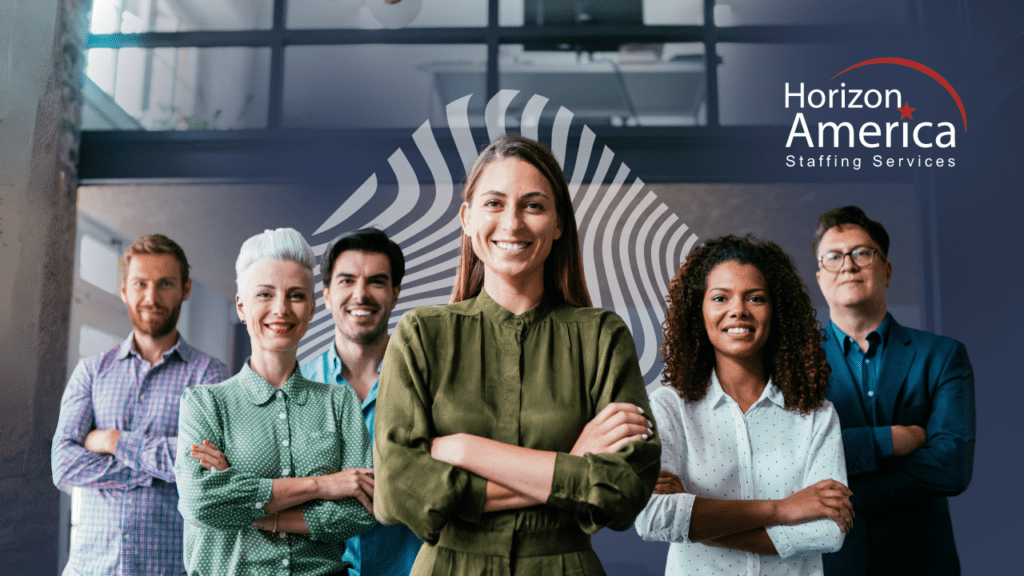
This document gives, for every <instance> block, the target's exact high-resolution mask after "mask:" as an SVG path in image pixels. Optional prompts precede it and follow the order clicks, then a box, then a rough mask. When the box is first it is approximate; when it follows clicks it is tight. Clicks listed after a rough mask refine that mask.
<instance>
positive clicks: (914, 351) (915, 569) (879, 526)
mask: <svg viewBox="0 0 1024 576" xmlns="http://www.w3.org/2000/svg"><path fill="white" fill-rule="evenodd" d="M889 322H890V326H889V335H888V339H887V341H886V345H885V348H884V350H883V362H884V364H883V366H882V374H881V375H880V377H879V382H878V387H877V390H876V394H878V395H879V398H878V406H879V409H878V414H877V418H878V421H876V422H873V421H872V416H871V411H870V410H869V408H868V406H866V405H865V403H864V401H863V397H862V394H861V392H860V389H859V387H858V385H857V381H856V380H854V378H853V375H852V374H851V373H850V369H849V366H848V365H847V363H846V359H845V358H844V357H843V347H842V342H840V341H839V340H838V339H837V338H836V335H835V331H834V330H832V328H831V327H828V328H826V329H825V342H824V347H825V353H826V356H827V358H828V362H829V364H830V365H831V367H832V380H831V383H830V385H829V391H828V399H829V400H830V401H831V402H832V404H833V405H834V406H835V409H836V412H838V413H839V423H840V426H841V428H842V433H843V447H844V449H845V452H846V468H847V473H848V475H849V479H850V489H851V490H852V491H853V498H852V501H853V505H854V510H855V513H856V517H855V518H854V527H853V530H852V531H851V532H850V534H848V535H847V536H846V541H845V543H844V545H843V549H842V550H840V551H839V552H837V553H835V554H826V555H824V560H825V573H826V574H828V575H829V576H833V575H850V576H853V575H858V576H859V575H863V574H894V575H895V574H901V575H902V574H959V573H960V563H959V559H958V557H957V554H956V544H955V542H954V541H953V526H952V522H951V521H950V517H949V503H948V502H947V497H948V496H955V495H957V494H959V493H961V492H963V491H964V490H965V489H966V488H967V484H968V483H969V482H970V480H971V473H972V470H973V465H974V430H975V415H974V371H973V369H972V368H971V362H970V360H969V359H968V358H967V350H966V349H965V348H964V345H963V344H961V343H960V342H957V341H956V340H953V339H952V338H947V337H945V336H937V335H935V334H931V333H929V332H923V331H921V330H914V329H912V328H906V327H903V326H900V325H899V324H898V323H897V322H896V321H895V320H894V319H892V318H890V320H889ZM897 424H898V425H904V426H909V425H913V424H916V425H918V426H921V427H923V428H924V429H925V430H926V431H927V442H926V443H925V445H924V446H922V447H921V448H919V449H917V450H915V451H914V452H912V453H911V454H909V455H907V456H904V457H894V456H888V457H886V456H884V451H885V449H886V447H885V446H882V445H879V443H878V442H876V438H877V437H879V436H881V435H884V434H886V433H887V432H888V430H889V427H890V426H892V425H897ZM890 437H891V436H890ZM888 449H889V450H891V444H889V446H888Z"/></svg>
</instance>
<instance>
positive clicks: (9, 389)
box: [0, 0, 91, 576]
mask: <svg viewBox="0 0 1024 576" xmlns="http://www.w3.org/2000/svg"><path fill="white" fill-rule="evenodd" d="M90 4H91V0H11V1H8V2H4V3H3V5H2V6H0V279H2V280H0V326H2V327H3V328H2V330H0V398H2V400H0V511H2V512H0V517H2V520H0V557H3V558H4V568H3V569H4V572H5V573H10V574H46V575H47V576H49V575H52V574H54V573H56V571H57V558H58V543H57V540H58V527H59V518H58V507H59V493H58V491H57V489H56V488H54V486H53V483H52V480H51V475H50V439H51V437H52V435H53V431H54V428H55V427H56V424H57V415H58V412H59V409H60V397H61V394H62V392H63V390H64V384H65V380H66V377H67V374H66V366H65V364H66V362H67V342H68V333H67V331H68V315H69V311H70V307H71V285H72V276H73V274H74V257H75V255H74V246H75V200H76V188H77V185H78V178H77V168H76V164H77V160H78V142H79V130H80V125H81V86H82V76H83V74H84V71H83V56H84V51H83V49H84V45H85V37H86V36H85V35H86V32H87V25H88V24H87V22H88V21H87V14H88V10H89V6H90Z"/></svg>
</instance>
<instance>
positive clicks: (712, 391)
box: [708, 369, 786, 409]
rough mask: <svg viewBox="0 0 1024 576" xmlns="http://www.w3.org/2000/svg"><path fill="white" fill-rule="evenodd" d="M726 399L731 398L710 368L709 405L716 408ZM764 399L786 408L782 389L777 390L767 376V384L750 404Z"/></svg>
mask: <svg viewBox="0 0 1024 576" xmlns="http://www.w3.org/2000/svg"><path fill="white" fill-rule="evenodd" d="M728 400H732V398H731V397H730V396H729V395H728V394H726V393H725V390H723V389H722V383H721V382H719V381H718V374H716V373H715V370H714V369H712V370H711V386H710V387H709V388H708V401H709V402H710V403H711V407H712V408H718V407H719V406H724V405H725V404H726V402H727V401H728ZM765 400H769V401H770V402H773V403H775V404H776V405H778V406H779V407H781V408H783V409H785V408H786V399H785V398H784V397H783V396H782V390H779V388H778V386H776V385H775V384H774V383H773V382H772V379H771V378H768V384H766V385H765V387H764V391H762V392H761V397H760V398H758V399H757V402H754V404H753V405H752V406H757V405H758V404H760V403H761V402H763V401H765Z"/></svg>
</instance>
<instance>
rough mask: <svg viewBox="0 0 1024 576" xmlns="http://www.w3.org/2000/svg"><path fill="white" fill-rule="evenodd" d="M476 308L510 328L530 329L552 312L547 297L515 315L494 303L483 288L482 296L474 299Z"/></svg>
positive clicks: (481, 290)
mask: <svg viewBox="0 0 1024 576" xmlns="http://www.w3.org/2000/svg"><path fill="white" fill-rule="evenodd" d="M474 308H475V309H477V310H479V311H480V312H483V313H484V315H485V316H488V317H489V318H491V319H493V320H495V321H497V322H499V323H501V324H508V325H510V326H516V327H523V328H529V327H530V326H533V325H534V324H537V323H539V322H540V321H541V320H543V319H544V318H546V317H547V315H548V312H549V311H550V310H551V303H550V302H548V299H547V297H546V296H541V299H540V302H539V303H538V304H537V305H536V306H534V307H533V308H530V309H529V310H527V311H526V312H523V313H522V314H513V313H512V312H509V311H508V310H506V309H505V308H504V307H503V306H502V305H501V304H498V303H497V302H495V301H494V299H493V298H491V296H490V295H489V294H488V293H487V291H486V290H484V289H483V287H481V288H480V294H479V295H477V297H476V298H474Z"/></svg>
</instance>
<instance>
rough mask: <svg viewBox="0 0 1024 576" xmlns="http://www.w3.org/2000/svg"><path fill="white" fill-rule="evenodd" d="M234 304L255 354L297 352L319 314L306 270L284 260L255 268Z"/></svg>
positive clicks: (261, 264) (260, 264)
mask: <svg viewBox="0 0 1024 576" xmlns="http://www.w3.org/2000/svg"><path fill="white" fill-rule="evenodd" d="M235 301H236V305H237V307H238V317H239V318H241V319H242V321H243V322H245V326H246V329H247V330H248V331H249V339H250V340H251V341H252V350H253V353H254V354H256V353H259V352H261V351H262V352H282V351H287V350H298V347H299V340H301V339H302V337H303V335H305V334H306V329H307V328H308V327H309V321H310V320H312V319H313V313H314V311H315V310H316V302H315V301H314V300H313V297H312V294H311V289H310V285H309V274H308V273H307V271H306V269H305V268H303V267H302V265H300V264H298V263H296V262H287V261H283V260H261V261H259V262H256V263H255V264H253V265H252V267H251V268H250V269H249V271H248V273H247V277H246V282H245V285H244V288H243V289H242V290H241V291H240V292H239V294H238V296H237V297H236V298H235Z"/></svg>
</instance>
